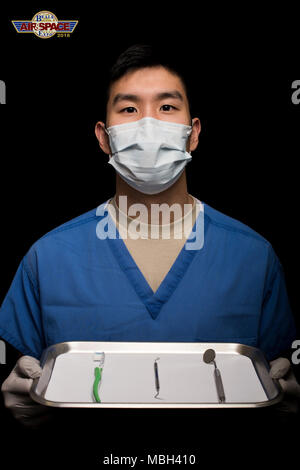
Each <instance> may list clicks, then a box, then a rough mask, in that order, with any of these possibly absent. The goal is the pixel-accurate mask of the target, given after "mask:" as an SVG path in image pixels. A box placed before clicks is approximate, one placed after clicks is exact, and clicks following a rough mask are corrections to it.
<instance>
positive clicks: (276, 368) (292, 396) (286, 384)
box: [269, 357, 300, 413]
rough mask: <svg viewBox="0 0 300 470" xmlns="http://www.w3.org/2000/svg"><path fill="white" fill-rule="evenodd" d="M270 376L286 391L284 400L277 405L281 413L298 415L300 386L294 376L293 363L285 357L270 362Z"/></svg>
mask: <svg viewBox="0 0 300 470" xmlns="http://www.w3.org/2000/svg"><path fill="white" fill-rule="evenodd" d="M270 366H271V369H270V372H269V374H270V376H271V377H272V379H278V380H279V383H280V385H281V387H282V389H283V391H284V396H283V400H282V401H281V402H280V403H278V404H277V405H276V408H277V410H278V411H280V412H287V413H298V411H299V408H300V385H299V384H298V382H297V379H296V377H295V375H294V372H293V370H292V367H291V363H290V361H289V360H288V359H286V358H284V357H279V358H278V359H275V360H274V361H271V362H270Z"/></svg>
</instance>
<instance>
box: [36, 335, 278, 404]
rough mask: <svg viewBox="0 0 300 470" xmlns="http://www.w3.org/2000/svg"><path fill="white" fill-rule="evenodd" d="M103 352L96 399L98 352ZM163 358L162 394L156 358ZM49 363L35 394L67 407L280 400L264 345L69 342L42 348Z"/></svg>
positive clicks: (43, 361) (44, 364)
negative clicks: (210, 356)
mask: <svg viewBox="0 0 300 470" xmlns="http://www.w3.org/2000/svg"><path fill="white" fill-rule="evenodd" d="M207 349H214V351H215V353H216V359H215V360H216V364H217V367H218V369H219V370H220V372H221V377H222V382H223V386H224V392H225V397H226V400H225V403H219V398H218V394H217V389H216V383H215V379H214V365H213V364H206V363H205V362H204V361H203V354H204V352H205V351H206V350H207ZM99 352H104V353H105V362H104V366H103V371H102V378H101V382H100V386H99V394H100V396H101V403H97V402H96V401H95V399H94V397H93V383H94V370H95V367H97V363H96V362H95V353H99ZM157 358H159V360H158V362H157V364H158V372H159V381H160V391H159V395H158V397H159V398H155V394H156V388H155V373H154V362H155V360H156V359H157ZM41 367H42V369H43V371H42V374H41V376H40V377H39V378H36V379H34V380H33V384H32V387H31V390H30V396H31V397H32V398H33V399H34V400H35V401H37V402H38V403H41V404H43V405H47V406H52V407H68V408H257V407H265V406H269V405H273V404H275V403H277V402H279V401H280V400H281V399H282V396H283V391H282V389H281V386H280V384H279V382H278V381H277V380H274V379H271V377H270V376H269V369H270V367H269V364H268V362H267V360H266V359H265V357H264V354H263V353H262V351H260V350H259V349H257V348H254V347H251V346H246V345H243V344H238V343H194V342H193V343H188V342H182V343H181V342H180V343H179V342H178V343H169V342H167V343H164V342H141V343H138V342H110V341H108V342H85V341H79V342H64V343H59V344H55V345H53V346H50V347H48V348H47V349H45V350H44V352H43V354H42V358H41Z"/></svg>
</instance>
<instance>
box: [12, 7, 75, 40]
mask: <svg viewBox="0 0 300 470" xmlns="http://www.w3.org/2000/svg"><path fill="white" fill-rule="evenodd" d="M77 23H78V21H76V20H63V21H62V20H58V19H57V17H56V16H55V15H54V14H53V13H51V11H39V12H38V13H36V14H35V15H34V17H33V18H32V20H31V21H30V20H29V21H27V20H24V21H23V20H14V21H12V24H13V25H14V27H15V29H16V30H17V32H18V33H34V34H35V35H36V36H37V37H38V38H42V39H48V38H51V37H52V36H54V35H55V34H57V33H58V35H59V36H69V35H70V33H73V31H74V29H75V28H76V26H77Z"/></svg>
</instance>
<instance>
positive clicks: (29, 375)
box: [1, 356, 52, 428]
mask: <svg viewBox="0 0 300 470" xmlns="http://www.w3.org/2000/svg"><path fill="white" fill-rule="evenodd" d="M41 373H42V369H41V366H40V362H39V361H38V360H37V359H36V358H35V357H31V356H22V357H20V359H19V360H18V361H17V363H16V365H15V367H14V368H13V370H12V371H11V373H10V375H9V376H8V377H7V379H6V380H5V381H4V382H3V384H2V387H1V391H2V393H3V397H4V404H5V406H6V407H7V408H8V409H9V410H10V411H11V412H12V414H13V416H14V417H15V418H16V420H17V421H19V422H20V423H22V424H23V425H25V426H29V427H32V428H35V427H38V426H40V425H41V424H42V423H45V422H48V421H50V420H51V418H52V413H51V410H49V408H48V407H47V406H44V405H40V404H39V403H37V402H35V401H33V400H32V398H31V397H30V395H29V390H30V388H31V384H32V382H33V379H35V378H37V377H40V375H41Z"/></svg>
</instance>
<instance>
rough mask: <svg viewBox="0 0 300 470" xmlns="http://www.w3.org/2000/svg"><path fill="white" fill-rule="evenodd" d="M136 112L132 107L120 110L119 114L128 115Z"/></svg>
mask: <svg viewBox="0 0 300 470" xmlns="http://www.w3.org/2000/svg"><path fill="white" fill-rule="evenodd" d="M135 111H136V109H135V108H134V107H133V106H127V108H123V109H121V111H120V113H129V114H132V113H134V112H135Z"/></svg>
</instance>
